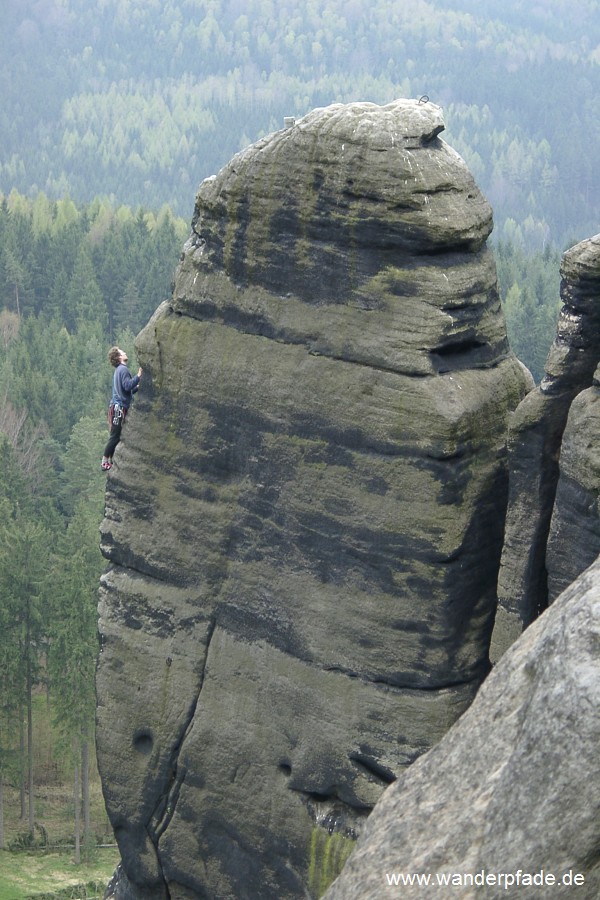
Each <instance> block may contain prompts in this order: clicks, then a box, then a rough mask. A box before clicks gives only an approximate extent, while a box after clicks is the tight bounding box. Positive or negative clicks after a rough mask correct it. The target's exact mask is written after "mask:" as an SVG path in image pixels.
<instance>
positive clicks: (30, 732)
mask: <svg viewBox="0 0 600 900" xmlns="http://www.w3.org/2000/svg"><path fill="white" fill-rule="evenodd" d="M31 681H32V679H31V659H29V658H28V659H27V762H28V784H29V834H30V835H31V839H32V840H33V838H34V837H35V804H34V797H33V697H32V694H33V686H32V683H31Z"/></svg>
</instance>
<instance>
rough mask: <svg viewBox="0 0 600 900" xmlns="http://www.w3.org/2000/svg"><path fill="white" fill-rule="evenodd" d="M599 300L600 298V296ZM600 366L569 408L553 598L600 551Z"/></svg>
mask: <svg viewBox="0 0 600 900" xmlns="http://www.w3.org/2000/svg"><path fill="white" fill-rule="evenodd" d="M599 301H600V297H599ZM599 497H600V366H599V367H598V368H597V369H596V373H595V375H594V384H593V386H592V387H591V388H588V390H587V391H582V392H581V394H579V395H578V396H577V397H576V398H575V400H574V401H573V403H572V404H571V409H570V410H569V418H568V419H567V426H566V428H565V432H564V435H563V440H562V444H561V450H560V476H559V479H558V487H557V490H556V500H555V503H554V511H553V513H552V521H551V523H550V534H549V538H548V549H547V552H546V567H547V570H548V601H549V602H550V603H552V602H553V601H554V600H555V599H556V597H558V595H559V594H560V593H561V592H562V591H563V590H564V589H565V588H566V587H567V586H568V585H569V584H571V582H572V581H574V580H575V578H576V577H577V575H579V573H580V572H582V571H583V570H584V569H586V568H587V567H588V566H589V565H591V564H592V562H593V561H594V560H595V559H596V558H597V557H598V555H600V509H599V506H598V499H599Z"/></svg>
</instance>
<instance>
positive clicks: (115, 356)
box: [108, 347, 121, 369]
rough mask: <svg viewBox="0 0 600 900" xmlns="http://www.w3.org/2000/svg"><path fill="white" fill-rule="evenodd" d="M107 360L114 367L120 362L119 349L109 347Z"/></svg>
mask: <svg viewBox="0 0 600 900" xmlns="http://www.w3.org/2000/svg"><path fill="white" fill-rule="evenodd" d="M108 361H109V363H110V364H111V366H114V367H115V369H116V368H117V366H118V365H119V364H120V362H121V351H120V350H119V348H118V347H111V348H110V350H109V351H108Z"/></svg>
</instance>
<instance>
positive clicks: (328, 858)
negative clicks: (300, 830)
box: [308, 827, 356, 897]
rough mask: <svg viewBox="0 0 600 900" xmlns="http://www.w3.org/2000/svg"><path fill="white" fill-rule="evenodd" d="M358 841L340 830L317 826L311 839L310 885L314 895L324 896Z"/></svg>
mask: <svg viewBox="0 0 600 900" xmlns="http://www.w3.org/2000/svg"><path fill="white" fill-rule="evenodd" d="M355 845H356V842H355V841H354V840H353V839H352V838H349V837H346V836H345V835H343V834H339V833H338V832H335V831H334V832H333V833H332V834H330V833H329V832H328V831H326V830H325V829H324V828H319V827H315V828H313V830H312V835H311V841H310V863H309V870H308V885H309V889H310V891H311V894H312V895H313V897H322V896H323V894H324V893H325V891H326V890H327V888H328V887H329V885H330V884H331V883H332V881H334V880H335V879H336V878H337V877H338V875H339V874H340V872H341V871H342V869H343V868H344V865H345V863H346V860H347V859H348V857H349V856H350V854H351V853H352V851H353V849H354V847H355Z"/></svg>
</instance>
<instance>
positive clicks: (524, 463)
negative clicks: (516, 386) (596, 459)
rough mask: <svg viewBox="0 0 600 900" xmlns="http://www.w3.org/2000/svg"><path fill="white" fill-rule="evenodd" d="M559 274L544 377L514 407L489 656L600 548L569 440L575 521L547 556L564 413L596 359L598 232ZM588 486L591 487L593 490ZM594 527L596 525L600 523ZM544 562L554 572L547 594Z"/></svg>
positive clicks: (588, 380)
mask: <svg viewBox="0 0 600 900" xmlns="http://www.w3.org/2000/svg"><path fill="white" fill-rule="evenodd" d="M561 276H562V282H561V299H562V301H563V307H562V310H561V313H560V318H559V322H558V327H557V335H556V339H555V341H554V344H553V346H552V347H551V349H550V353H549V354H548V360H547V362H546V374H545V377H544V379H543V380H542V383H541V384H540V386H539V387H537V388H535V389H534V390H533V391H531V393H529V394H528V395H527V397H526V398H525V399H524V400H523V401H522V403H521V404H520V405H519V407H518V409H517V411H516V413H515V415H514V417H513V420H512V423H511V429H510V437H509V468H510V488H509V506H508V512H507V516H506V535H505V543H504V549H503V552H502V563H501V567H500V575H499V579H498V613H497V616H496V625H495V628H494V634H493V640H492V648H491V656H492V659H493V660H496V659H499V658H500V656H501V655H502V653H503V652H504V651H505V650H506V648H507V647H509V646H510V644H511V643H512V642H513V641H514V640H516V638H517V637H518V636H519V634H520V633H521V631H522V630H523V628H524V627H525V626H527V625H529V623H530V622H532V621H533V620H534V619H535V618H536V616H537V615H539V613H540V612H541V611H542V610H544V609H545V608H546V606H547V605H548V600H549V599H552V596H554V597H556V596H557V593H560V591H561V590H562V589H563V588H564V587H566V585H567V584H569V583H570V582H571V581H572V580H573V578H575V577H576V575H578V574H579V573H580V572H582V571H583V569H585V568H586V566H587V565H589V564H590V563H591V562H593V560H594V559H595V558H596V555H597V554H598V552H600V547H598V542H597V540H595V541H592V542H591V543H590V544H589V545H587V544H584V545H583V546H582V545H581V543H580V538H581V537H582V534H584V533H586V534H587V531H586V529H588V526H589V525H590V521H588V525H584V526H581V528H580V526H579V525H578V524H577V519H578V517H579V515H580V513H582V514H583V515H584V517H586V518H587V519H588V520H589V515H588V513H587V512H585V511H584V510H583V509H582V508H581V503H582V502H583V503H585V502H586V500H585V498H584V496H583V493H582V490H580V489H579V488H577V487H576V486H575V485H576V482H577V475H576V474H575V473H574V472H573V462H572V460H573V456H574V454H577V452H578V451H577V448H576V447H573V446H572V442H571V444H569V449H568V458H569V462H567V460H566V459H565V465H566V466H567V469H566V470H565V476H564V478H565V479H566V478H567V477H569V478H570V479H571V481H570V484H571V489H570V490H569V489H567V487H566V483H565V480H564V479H563V485H562V488H561V496H562V495H564V492H565V490H567V491H568V492H569V497H568V498H567V499H565V500H564V501H562V500H561V505H562V506H563V508H564V509H566V506H564V504H565V503H566V504H567V506H569V507H570V508H571V509H570V512H573V513H574V514H575V521H574V522H573V523H571V525H570V526H569V532H568V536H567V534H566V533H565V532H564V531H563V533H562V534H561V537H560V538H559V539H558V538H557V540H555V541H554V549H553V550H552V553H551V555H552V557H553V559H552V561H549V560H547V558H546V548H547V542H548V536H549V533H550V521H551V518H552V514H553V510H554V502H555V497H556V490H557V485H558V478H559V459H561V454H562V450H561V442H562V437H563V432H564V429H565V425H566V422H567V417H568V415H569V410H570V409H571V404H572V403H573V400H574V398H575V397H576V396H577V395H578V394H579V393H580V392H581V391H584V390H585V389H586V388H590V387H591V385H592V379H593V375H594V370H595V369H596V366H597V365H598V362H599V361H600V235H596V236H595V237H592V238H589V239H587V240H585V241H582V242H581V243H579V244H577V245H576V246H575V247H572V248H571V249H570V250H568V251H567V252H566V253H565V254H564V256H563V259H562V265H561ZM578 408H579V407H578ZM574 427H577V426H574ZM586 427H587V426H586ZM584 452H585V451H584ZM585 465H587V464H585ZM567 471H568V473H569V475H568V476H567ZM591 489H592V493H593V491H594V490H595V488H591ZM577 491H579V499H578V500H576V498H575V493H576V492H577ZM575 507H577V510H578V511H576V509H575ZM569 514H570V513H569ZM562 515H563V514H562V513H561V512H560V511H558V512H557V513H556V517H555V530H556V529H559V528H560V522H561V516H562ZM592 518H593V517H592ZM593 527H595V528H596V530H597V528H598V525H595V526H593ZM582 529H583V530H582ZM588 530H589V529H588ZM561 542H562V546H561V547H559V545H558V544H559V543H561ZM596 548H597V549H596ZM558 555H562V562H561V563H560V564H559V563H558V560H557V556H558ZM548 566H551V567H553V568H554V569H555V570H556V571H555V574H554V575H553V579H554V581H555V582H556V584H555V585H554V586H553V587H552V591H551V596H550V598H549V596H548V571H547V569H548ZM557 567H558V568H557ZM561 572H562V574H561Z"/></svg>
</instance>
